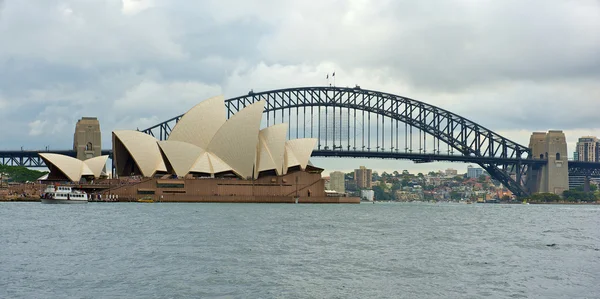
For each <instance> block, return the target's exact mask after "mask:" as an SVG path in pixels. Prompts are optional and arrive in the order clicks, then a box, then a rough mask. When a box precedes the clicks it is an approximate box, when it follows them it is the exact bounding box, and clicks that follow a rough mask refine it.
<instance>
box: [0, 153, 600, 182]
mask: <svg viewBox="0 0 600 299" xmlns="http://www.w3.org/2000/svg"><path fill="white" fill-rule="evenodd" d="M40 153H54V154H61V155H67V156H70V157H75V156H76V152H75V151H74V150H52V151H47V150H40V151H22V150H9V151H0V165H10V166H25V167H45V164H44V161H43V160H42V159H41V158H40V156H39V154H40ZM102 155H109V156H111V157H112V150H110V149H104V150H102ZM312 156H313V157H339V158H376V159H398V160H412V161H415V162H416V163H429V162H438V161H449V162H464V163H494V164H513V163H516V162H517V161H518V159H515V158H497V157H475V156H463V155H438V154H423V153H404V152H386V151H342V150H314V151H313V153H312ZM520 162H521V163H525V164H530V165H543V164H545V163H546V162H547V161H546V160H539V159H535V160H521V161H520ZM569 174H570V175H590V176H600V163H598V162H583V161H569Z"/></svg>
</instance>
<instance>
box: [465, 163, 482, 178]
mask: <svg viewBox="0 0 600 299" xmlns="http://www.w3.org/2000/svg"><path fill="white" fill-rule="evenodd" d="M482 174H483V169H482V168H481V167H473V166H471V165H469V166H467V177H468V178H470V179H476V178H478V177H480V176H481V175H482Z"/></svg>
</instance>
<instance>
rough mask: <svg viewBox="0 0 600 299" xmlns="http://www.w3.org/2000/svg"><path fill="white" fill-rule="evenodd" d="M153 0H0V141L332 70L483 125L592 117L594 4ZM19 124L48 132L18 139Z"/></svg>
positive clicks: (599, 24)
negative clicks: (137, 6)
mask: <svg viewBox="0 0 600 299" xmlns="http://www.w3.org/2000/svg"><path fill="white" fill-rule="evenodd" d="M151 2H152V3H154V4H155V5H154V6H151V7H149V8H148V9H145V10H140V11H139V12H137V13H132V14H127V15H124V14H123V13H122V12H121V1H117V0H110V1H103V2H102V1H95V2H80V1H43V2H40V3H36V5H33V4H30V3H29V2H27V1H9V2H5V3H4V7H3V8H2V6H0V37H1V38H2V40H1V41H0V42H2V45H3V47H2V48H0V106H2V107H10V108H8V109H10V113H8V112H7V111H6V109H7V108H0V109H2V110H0V114H2V117H3V120H4V121H5V122H7V123H10V124H11V125H12V126H14V128H11V129H7V128H6V127H3V128H2V129H0V132H1V133H2V134H1V136H0V143H2V145H3V146H5V144H13V145H14V146H15V147H16V146H17V145H18V144H20V143H26V142H30V144H38V143H41V144H48V143H50V142H56V144H69V142H70V140H71V137H72V136H71V134H72V129H73V128H72V127H74V123H75V121H76V119H77V118H79V117H81V116H98V117H100V118H101V121H102V129H103V132H104V139H105V141H107V142H109V141H110V140H109V139H110V138H109V136H110V131H111V130H112V129H116V128H119V129H125V128H130V129H135V128H136V127H138V128H140V129H142V128H145V127H148V126H151V125H153V124H156V123H158V122H160V121H162V120H166V119H167V118H170V117H172V116H175V115H177V114H180V113H183V112H185V111H186V110H187V109H189V108H190V107H191V106H193V104H194V103H196V102H197V101H199V100H201V99H203V98H204V97H208V96H210V95H214V93H218V92H222V93H225V95H226V96H227V97H233V96H238V95H241V94H245V93H247V91H248V90H249V89H251V88H254V89H255V90H266V89H271V88H283V87H290V86H302V85H324V84H325V80H324V76H325V74H326V73H329V72H331V71H333V70H336V71H337V73H338V84H341V85H342V86H343V85H350V86H352V85H354V84H359V85H362V86H363V87H364V88H369V89H376V90H382V91H386V92H390V93H395V94H401V95H405V96H409V97H412V98H415V99H417V100H422V101H425V102H428V103H432V104H435V105H439V106H441V107H443V108H446V109H448V110H451V111H453V112H456V113H458V114H460V115H464V116H466V117H468V118H470V119H472V120H474V121H477V122H479V123H481V124H483V125H484V126H486V127H488V128H490V129H493V130H506V131H510V130H515V129H525V130H531V131H533V130H540V129H548V128H595V127H600V125H598V124H596V122H595V112H594V111H597V110H598V108H600V107H598V104H597V103H598V98H599V97H600V95H599V93H598V89H597V88H595V87H594V86H595V84H594V82H598V81H599V80H598V79H600V56H599V55H597V53H600V32H599V28H600V19H599V18H597V15H598V13H599V12H600V7H599V6H600V4H599V3H598V2H597V1H577V2H563V1H543V2H542V1H537V2H535V1H534V2H522V1H503V2H476V3H474V2H465V1H390V2H361V1H341V0H340V1H337V0H336V1H314V2H313V1H295V2H290V1H275V2H273V1H268V0H261V1H252V2H250V1H247V2H245V1H221V0H214V1H160V0H154V1H151ZM0 3H3V2H2V1H1V0H0ZM190 93H195V94H196V96H191V95H190ZM565 101H568V103H567V104H565ZM1 103H3V104H1ZM135 105H140V106H141V107H142V108H140V109H134V108H133V107H134V106H135ZM582 106H585V107H588V108H589V109H585V111H582V110H581V109H579V108H578V107H582ZM49 107H50V108H49ZM52 107H53V108H52ZM572 115H578V117H573V116H572ZM38 121H39V122H38ZM65 123H66V125H65ZM30 124H45V125H44V126H43V127H42V128H41V129H44V131H43V132H44V133H46V134H47V135H46V134H41V135H38V136H36V138H28V137H23V136H27V135H28V133H30V132H31V130H32V128H31V127H30ZM71 124H72V125H71ZM35 132H36V133H37V132H38V131H35ZM32 139H33V140H32ZM53 146H54V145H53ZM57 146H58V145H57ZM62 147H64V146H62Z"/></svg>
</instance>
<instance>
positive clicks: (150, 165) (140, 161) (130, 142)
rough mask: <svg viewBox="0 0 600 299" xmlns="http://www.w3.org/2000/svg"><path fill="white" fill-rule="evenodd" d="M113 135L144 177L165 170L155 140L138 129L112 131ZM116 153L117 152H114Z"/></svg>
mask: <svg viewBox="0 0 600 299" xmlns="http://www.w3.org/2000/svg"><path fill="white" fill-rule="evenodd" d="M113 134H114V136H115V137H116V138H117V139H118V140H119V141H121V143H122V144H123V145H124V146H125V148H126V149H127V151H128V152H129V154H130V155H131V157H132V158H133V159H134V161H135V163H136V164H137V166H138V167H139V169H140V171H141V172H142V175H143V176H145V177H151V176H153V175H154V174H155V173H156V172H157V171H167V167H166V166H165V163H164V161H163V159H162V155H161V154H160V149H159V147H158V144H157V140H156V139H155V138H154V137H152V136H150V135H148V134H145V133H142V132H139V131H129V130H125V131H113ZM114 154H115V155H118V154H119V153H114Z"/></svg>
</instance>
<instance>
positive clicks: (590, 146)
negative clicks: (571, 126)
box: [576, 136, 600, 162]
mask: <svg viewBox="0 0 600 299" xmlns="http://www.w3.org/2000/svg"><path fill="white" fill-rule="evenodd" d="M576 152H577V159H576V160H577V161H585V162H599V161H600V159H599V157H600V145H599V144H598V138H597V137H596V136H583V137H581V138H579V140H578V141H577V146H576Z"/></svg>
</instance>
